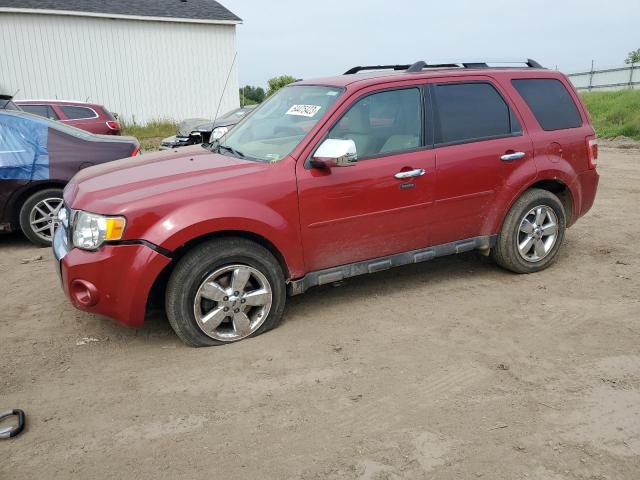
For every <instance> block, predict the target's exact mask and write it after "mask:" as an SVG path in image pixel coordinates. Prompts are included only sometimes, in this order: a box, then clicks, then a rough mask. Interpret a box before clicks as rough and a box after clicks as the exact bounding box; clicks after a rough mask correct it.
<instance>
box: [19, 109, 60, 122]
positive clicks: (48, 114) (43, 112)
mask: <svg viewBox="0 0 640 480" xmlns="http://www.w3.org/2000/svg"><path fill="white" fill-rule="evenodd" d="M22 109H23V110H24V111H25V112H28V113H32V114H34V115H39V116H41V117H45V118H50V119H51V120H58V115H56V112H54V111H53V108H51V106H49V105H23V106H22Z"/></svg>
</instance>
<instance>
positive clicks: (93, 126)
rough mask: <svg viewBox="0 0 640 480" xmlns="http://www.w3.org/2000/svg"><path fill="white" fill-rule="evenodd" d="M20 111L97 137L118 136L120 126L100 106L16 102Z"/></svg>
mask: <svg viewBox="0 0 640 480" xmlns="http://www.w3.org/2000/svg"><path fill="white" fill-rule="evenodd" d="M15 103H16V104H17V105H18V106H20V108H21V109H22V110H24V111H25V112H28V113H32V114H34V115H40V116H41V117H45V118H48V119H50V120H59V121H60V122H63V123H66V124H67V125H71V126H72V127H76V128H80V129H82V130H86V131H87V132H91V133H97V134H99V135H120V124H119V123H118V122H117V121H116V119H115V117H114V116H113V114H112V113H111V112H109V110H107V109H106V108H104V107H103V106H102V105H97V104H95V103H85V102H67V101H64V100H16V101H15Z"/></svg>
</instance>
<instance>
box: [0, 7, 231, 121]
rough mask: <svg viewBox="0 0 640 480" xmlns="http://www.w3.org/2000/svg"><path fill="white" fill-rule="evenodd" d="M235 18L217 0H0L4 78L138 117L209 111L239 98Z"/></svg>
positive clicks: (40, 95) (32, 95)
mask: <svg viewBox="0 0 640 480" xmlns="http://www.w3.org/2000/svg"><path fill="white" fill-rule="evenodd" d="M239 23H241V19H240V18H238V17H237V16H236V15H234V14H233V13H231V12H230V11H229V10H227V9H226V8H225V7H223V6H222V5H220V4H219V3H218V2H215V1H213V0H110V1H104V0H102V1H99V0H42V1H41V0H0V52H2V53H1V55H2V62H1V63H2V66H1V67H0V83H1V84H2V85H3V86H5V87H8V88H9V89H12V90H13V91H16V90H17V91H18V93H17V95H16V96H15V99H16V100H19V99H61V100H62V99H63V100H78V101H88V102H91V103H98V104H102V105H104V106H105V107H106V108H107V109H108V110H110V111H112V112H116V113H118V114H119V115H120V118H121V119H124V120H126V121H135V122H137V123H146V122H148V121H151V120H161V119H167V120H177V121H179V120H182V119H184V118H188V117H204V118H213V117H214V116H215V114H216V111H217V110H218V107H219V110H220V114H222V113H224V112H226V111H228V110H231V109H233V108H236V107H238V106H239V99H238V74H237V73H238V62H237V58H236V52H237V49H236V25H238V24H239ZM225 84H226V88H225ZM223 90H224V94H223ZM11 93H13V92H11Z"/></svg>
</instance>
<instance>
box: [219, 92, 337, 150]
mask: <svg viewBox="0 0 640 480" xmlns="http://www.w3.org/2000/svg"><path fill="white" fill-rule="evenodd" d="M341 93H342V90H341V89H339V88H336V87H320V86H310V85H298V86H296V85H292V86H289V87H286V88H283V89H281V90H280V91H278V92H277V93H276V94H274V95H273V96H272V97H270V98H269V99H268V100H266V101H265V102H264V103H263V104H262V105H260V107H258V108H257V109H256V110H255V112H253V113H252V114H251V115H250V116H248V117H247V118H246V120H243V121H242V122H240V123H239V124H238V126H236V127H235V128H234V129H233V130H231V131H230V132H229V133H228V134H227V135H225V136H224V137H222V139H221V141H220V144H219V145H217V147H218V148H219V149H220V152H221V153H224V154H230V155H234V156H239V157H243V158H244V157H246V158H249V159H253V160H259V161H264V162H276V161H278V160H281V159H283V158H284V157H286V156H287V155H288V154H289V153H291V151H292V150H293V149H294V148H295V147H296V146H297V145H298V144H299V143H300V142H301V141H302V139H303V138H304V137H305V136H306V135H307V133H309V131H310V130H311V129H312V128H313V127H314V125H315V124H316V123H318V120H320V119H321V118H322V117H323V116H324V114H325V113H327V111H328V110H329V109H330V108H331V106H332V105H333V104H334V103H335V101H336V99H337V98H338V97H339V96H340V94H341Z"/></svg>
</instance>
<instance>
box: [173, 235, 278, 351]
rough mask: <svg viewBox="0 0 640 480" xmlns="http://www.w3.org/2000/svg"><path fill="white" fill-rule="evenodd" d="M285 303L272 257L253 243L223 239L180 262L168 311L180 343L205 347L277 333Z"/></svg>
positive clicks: (174, 278) (175, 272)
mask: <svg viewBox="0 0 640 480" xmlns="http://www.w3.org/2000/svg"><path fill="white" fill-rule="evenodd" d="M285 300H286V286H285V279H284V273H283V272H282V268H281V267H280V264H279V263H278V261H277V260H276V258H275V257H274V256H273V255H272V254H271V252H269V251H268V250H267V249H266V248H264V247H262V246H261V245H258V244H256V243H254V242H251V241H249V240H245V239H242V238H224V239H219V240H212V241H210V242H207V243H203V244H201V245H199V246H197V247H195V248H194V249H193V250H192V251H190V252H189V253H187V254H186V255H185V256H184V257H183V258H182V259H181V260H180V261H179V263H178V265H176V268H175V269H174V271H173V272H172V274H171V277H170V278H169V283H168V284H167V291H166V297H165V306H166V311H167V318H168V319H169V323H170V324H171V327H172V328H173V330H174V331H175V332H176V334H177V335H178V336H179V337H180V339H181V340H182V341H183V342H184V343H186V344H187V345H190V346H193V347H204V346H211V345H222V344H225V343H231V342H237V341H239V340H242V339H245V338H247V337H250V336H255V335H259V334H261V333H264V332H266V331H267V330H270V329H272V328H274V327H275V326H276V325H277V324H278V323H279V321H280V319H281V318H282V312H283V311H284V305H285Z"/></svg>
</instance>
